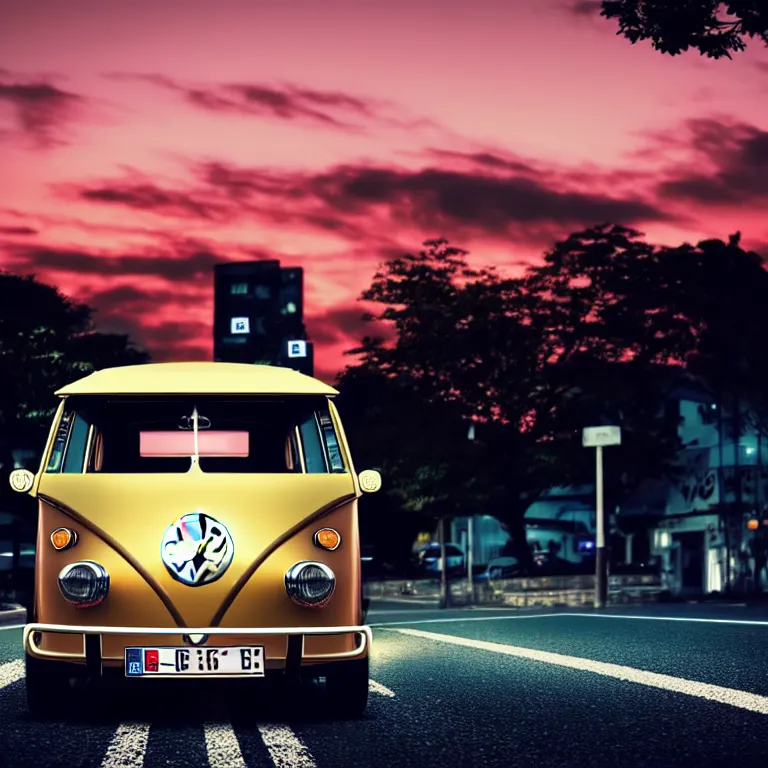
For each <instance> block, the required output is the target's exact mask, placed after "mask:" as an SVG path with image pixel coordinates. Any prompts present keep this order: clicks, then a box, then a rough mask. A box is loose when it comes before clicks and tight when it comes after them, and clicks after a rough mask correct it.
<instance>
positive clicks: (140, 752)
mask: <svg viewBox="0 0 768 768" xmlns="http://www.w3.org/2000/svg"><path fill="white" fill-rule="evenodd" d="M148 743H149V723H121V724H120V725H119V727H118V729H117V730H116V731H115V735H114V736H113V737H112V741H111V742H110V744H109V746H108V747H107V753H106V754H105V755H104V759H103V760H102V761H101V768H141V767H142V766H143V765H144V755H145V754H146V752H147V744H148Z"/></svg>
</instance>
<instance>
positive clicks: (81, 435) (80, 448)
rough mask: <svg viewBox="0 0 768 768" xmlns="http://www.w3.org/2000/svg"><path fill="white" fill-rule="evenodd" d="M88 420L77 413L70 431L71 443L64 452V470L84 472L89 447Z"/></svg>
mask: <svg viewBox="0 0 768 768" xmlns="http://www.w3.org/2000/svg"><path fill="white" fill-rule="evenodd" d="M89 430H90V426H89V424H88V422H87V421H86V420H85V419H84V418H83V417H82V416H80V414H75V418H74V420H73V422H72V427H71V429H70V433H69V444H68V445H67V450H66V452H65V454H64V467H63V469H62V470H61V471H62V472H82V471H83V464H85V453H86V451H87V449H88V432H89Z"/></svg>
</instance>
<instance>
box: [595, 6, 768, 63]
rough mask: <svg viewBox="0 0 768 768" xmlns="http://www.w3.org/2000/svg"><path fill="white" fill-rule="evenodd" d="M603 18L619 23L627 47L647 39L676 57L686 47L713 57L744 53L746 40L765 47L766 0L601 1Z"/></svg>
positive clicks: (767, 40) (767, 25)
mask: <svg viewBox="0 0 768 768" xmlns="http://www.w3.org/2000/svg"><path fill="white" fill-rule="evenodd" d="M600 15H601V16H605V17H606V18H608V19H617V20H618V22H619V32H618V34H620V35H623V36H624V37H626V38H627V39H628V40H629V41H630V42H631V43H633V44H634V43H637V42H638V41H640V40H651V41H652V45H653V47H654V48H655V49H656V50H658V51H661V52H662V53H666V54H670V55H671V56H675V55H677V54H680V53H683V52H684V51H687V50H688V49H689V48H694V49H697V50H698V51H699V52H700V53H701V54H702V55H703V56H707V57H709V58H712V59H720V58H723V57H726V58H729V59H730V58H731V53H736V52H740V51H743V50H745V48H746V42H745V41H746V39H747V38H758V39H759V40H762V41H763V42H764V43H765V44H766V45H768V4H766V3H765V2H764V0H728V2H720V1H719V0H603V3H602V10H601V11H600Z"/></svg>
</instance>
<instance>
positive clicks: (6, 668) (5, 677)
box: [0, 659, 24, 690]
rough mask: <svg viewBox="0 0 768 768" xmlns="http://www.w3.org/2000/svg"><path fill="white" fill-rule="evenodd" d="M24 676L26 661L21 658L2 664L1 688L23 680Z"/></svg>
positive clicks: (0, 671)
mask: <svg viewBox="0 0 768 768" xmlns="http://www.w3.org/2000/svg"><path fill="white" fill-rule="evenodd" d="M22 677H24V662H23V661H22V660H21V659H16V661H10V662H8V663H7V664H2V665H0V690H2V689H3V688H5V687H6V686H7V685H11V684H12V683H15V682H16V681H17V680H21V678H22Z"/></svg>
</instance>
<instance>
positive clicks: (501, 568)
mask: <svg viewBox="0 0 768 768" xmlns="http://www.w3.org/2000/svg"><path fill="white" fill-rule="evenodd" d="M522 575H523V567H522V565H521V564H520V561H519V560H518V559H517V558H516V557H497V558H494V559H493V560H491V561H490V562H489V563H488V566H487V567H486V569H485V570H484V571H483V572H482V573H478V574H477V575H476V576H475V581H477V582H482V583H486V584H487V583H489V582H491V581H498V580H499V579H514V578H515V577H517V576H522Z"/></svg>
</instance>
